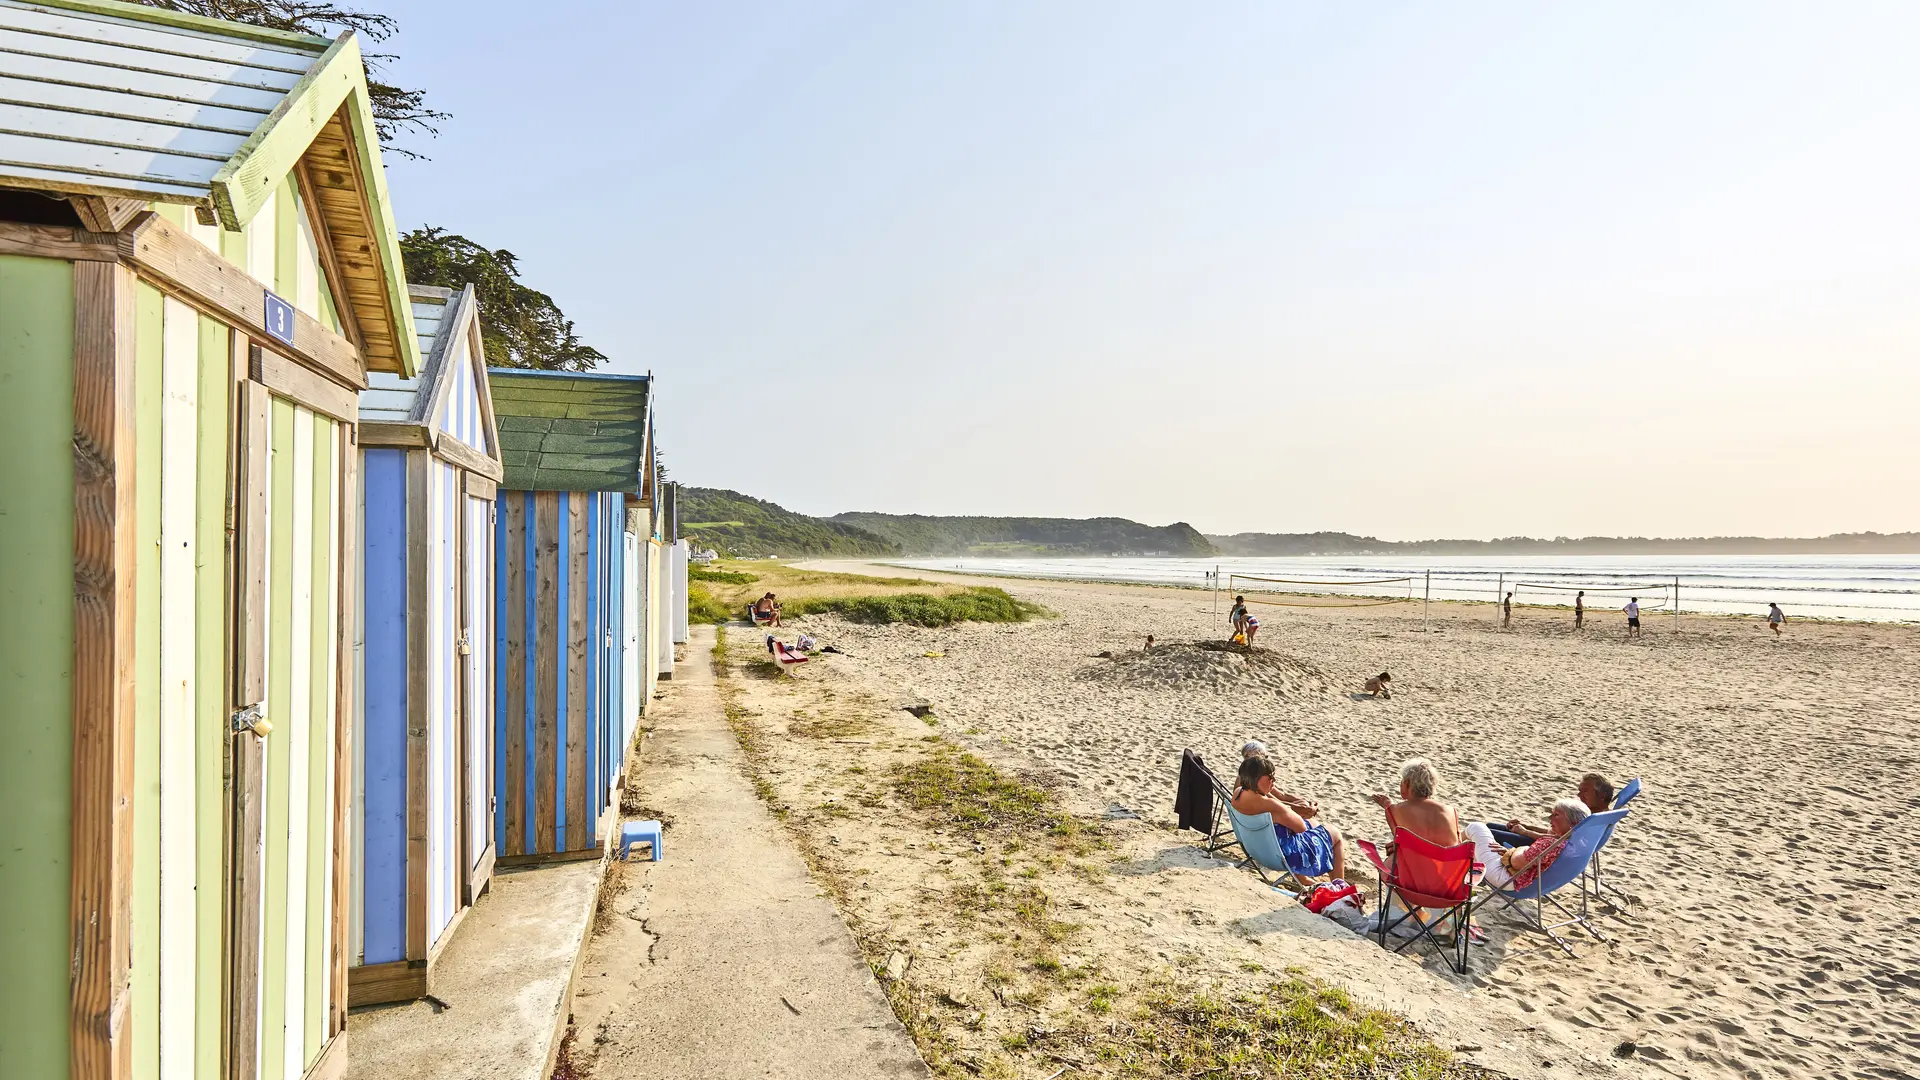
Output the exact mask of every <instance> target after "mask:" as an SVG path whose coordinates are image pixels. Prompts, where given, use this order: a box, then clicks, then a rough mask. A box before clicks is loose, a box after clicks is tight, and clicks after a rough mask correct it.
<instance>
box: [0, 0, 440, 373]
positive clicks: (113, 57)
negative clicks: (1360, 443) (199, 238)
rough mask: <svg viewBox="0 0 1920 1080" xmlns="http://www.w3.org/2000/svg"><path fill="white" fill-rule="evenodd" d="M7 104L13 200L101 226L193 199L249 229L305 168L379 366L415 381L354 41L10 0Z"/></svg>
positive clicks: (169, 14)
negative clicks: (36, 201) (151, 206)
mask: <svg viewBox="0 0 1920 1080" xmlns="http://www.w3.org/2000/svg"><path fill="white" fill-rule="evenodd" d="M0 102H4V114H5V115H4V119H0V187H10V188H21V189H26V190H30V191H40V192H46V193H52V194H57V195H63V196H65V197H67V198H68V199H69V201H72V202H74V203H75V205H76V208H77V209H78V210H79V212H80V214H81V220H82V221H83V222H84V223H86V225H87V227H88V228H91V229H94V230H96V231H110V230H112V229H119V228H121V227H122V226H123V225H124V224H125V223H126V222H127V221H128V220H130V219H131V218H132V217H133V216H134V215H135V214H136V213H137V212H138V211H140V210H142V209H144V208H145V207H146V205H147V204H148V203H150V202H163V203H187V204H191V205H193V206H195V207H196V208H198V210H199V212H202V213H204V214H206V215H209V216H208V217H204V218H203V219H202V220H207V221H211V220H215V219H217V220H218V221H219V223H220V224H221V225H222V226H223V227H225V228H227V229H229V230H236V231H237V230H239V229H240V228H242V227H243V226H244V225H245V224H246V223H247V222H249V221H251V220H252V219H253V217H254V215H255V214H256V213H257V212H258V211H259V210H260V208H261V207H262V206H263V205H265V203H266V201H267V200H268V199H269V198H270V197H271V196H272V194H273V192H274V190H275V189H276V188H277V187H278V186H279V185H280V183H281V182H282V181H283V180H285V179H286V178H287V176H288V174H289V173H291V172H293V171H294V170H295V169H297V168H299V167H300V166H301V164H302V162H303V160H304V162H305V164H306V170H305V173H306V175H305V177H304V179H305V180H307V181H309V182H310V183H311V186H312V189H313V192H314V196H315V197H314V202H315V204H316V205H315V212H316V213H317V214H318V215H319V217H320V219H321V222H322V224H323V225H324V226H325V230H326V232H327V233H328V235H329V237H330V238H331V247H332V248H333V256H334V259H335V261H336V262H337V264H338V265H339V268H340V273H341V276H342V278H343V279H344V281H343V286H344V288H343V289H342V291H343V292H344V293H345V295H344V296H342V297H340V298H339V299H340V300H341V302H343V303H349V304H351V305H352V307H353V314H354V317H355V322H356V324H357V326H358V329H359V333H360V336H361V338H362V340H361V342H360V348H361V351H362V353H363V354H364V358H365V361H366V364H367V366H368V368H369V369H371V370H374V371H391V372H396V373H401V374H411V373H412V372H413V371H414V370H415V368H416V366H417V359H418V358H417V356H416V354H415V349H414V345H413V341H412V337H413V331H412V329H411V327H410V326H409V325H408V323H409V318H410V315H409V312H408V309H407V297H406V291H405V286H404V285H403V284H402V281H403V275H402V272H401V262H400V245H399V239H398V235H397V234H396V232H395V230H394V223H393V218H392V213H391V211H390V209H389V207H388V204H387V195H386V180H385V176H384V174H383V172H382V168H381V164H380V148H379V144H378V140H377V137H376V134H375V130H374V121H373V110H372V106H371V104H370V103H369V99H368V96H367V84H366V71H365V65H364V63H363V61H362V58H361V53H360V42H359V39H358V38H357V37H356V36H355V35H354V34H352V33H347V34H344V35H342V36H341V37H340V38H339V39H338V40H336V41H328V40H327V39H325V38H319V37H310V36H308V35H305V34H292V33H286V32H284V31H279V30H269V29H265V28H263V27H256V26H248V25H245V24H241V23H232V22H225V21H222V20H219V19H206V18H201V17H199V16H196V15H187V14H183V13H180V12H175V11H165V10H161V9H159V8H152V7H146V6H144V5H140V4H127V3H119V2H116V0H33V2H21V0H0ZM93 200H98V202H97V203H96V202H93ZM109 222H110V225H109V224H103V223H109Z"/></svg>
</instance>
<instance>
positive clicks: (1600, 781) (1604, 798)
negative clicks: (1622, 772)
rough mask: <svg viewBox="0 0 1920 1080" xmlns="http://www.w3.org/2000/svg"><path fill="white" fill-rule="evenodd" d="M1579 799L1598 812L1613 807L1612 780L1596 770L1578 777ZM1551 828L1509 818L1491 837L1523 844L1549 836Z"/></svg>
mask: <svg viewBox="0 0 1920 1080" xmlns="http://www.w3.org/2000/svg"><path fill="white" fill-rule="evenodd" d="M1580 801H1581V802H1582V803H1584V804H1585V805H1586V808H1587V809H1588V810H1591V811H1593V812H1594V813H1596V814H1598V813H1600V812H1601V811H1603V810H1611V809H1613V781H1611V780H1609V779H1607V778H1606V777H1604V776H1601V775H1600V774H1599V773H1597V772H1590V773H1588V774H1587V775H1585V776H1583V777H1581V778H1580ZM1551 835H1552V830H1550V829H1542V828H1540V827H1539V826H1537V825H1529V824H1527V823H1526V822H1524V821H1521V820H1520V819H1519V818H1509V819H1508V820H1507V827H1506V828H1504V829H1501V828H1496V829H1494V830H1493V838H1494V839H1495V840H1498V841H1500V842H1501V843H1503V844H1507V845H1509V846H1515V847H1519V846H1525V845H1527V844H1530V843H1532V842H1534V841H1535V840H1538V839H1540V838H1541V837H1543V836H1551Z"/></svg>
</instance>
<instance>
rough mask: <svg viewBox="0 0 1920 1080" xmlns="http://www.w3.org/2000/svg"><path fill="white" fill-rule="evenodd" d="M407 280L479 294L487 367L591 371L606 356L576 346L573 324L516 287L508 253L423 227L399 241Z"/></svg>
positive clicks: (543, 299) (546, 301)
mask: <svg viewBox="0 0 1920 1080" xmlns="http://www.w3.org/2000/svg"><path fill="white" fill-rule="evenodd" d="M400 255H401V257H402V258H403V259H404V260H405V261H406V266H407V280H408V281H410V282H412V283H413V284H415V285H439V286H441V287H443V288H449V289H458V288H463V287H464V286H466V285H467V284H468V283H472V285H473V286H474V291H475V292H477V293H478V294H479V296H480V332H481V334H482V335H483V340H484V341H485V342H486V352H487V364H488V365H489V366H491V367H516V368H539V369H542V370H546V371H591V370H593V369H594V368H595V367H598V366H599V365H600V364H602V363H605V362H606V359H607V358H606V356H605V355H604V354H603V353H601V352H600V350H598V349H595V348H593V347H591V346H588V345H582V344H581V343H580V338H579V335H577V334H575V333H574V330H573V320H572V319H569V318H567V317H566V316H565V315H564V314H562V313H561V311H560V307H559V305H558V304H555V303H554V302H553V298H552V297H550V296H548V295H547V294H546V293H543V292H540V291H539V290H537V289H530V288H528V287H527V286H525V285H522V284H521V283H520V266H519V262H518V260H516V259H515V258H514V254H513V252H511V251H508V250H506V249H505V248H502V249H500V250H497V251H489V250H488V249H486V248H484V247H482V246H480V245H479V244H476V243H474V242H473V241H471V240H469V239H467V238H466V237H464V236H461V235H460V234H458V233H450V232H448V231H446V230H445V229H442V228H439V227H437V226H432V225H428V226H424V227H422V228H418V229H415V230H413V231H412V232H409V233H407V234H406V235H405V236H402V237H401V238H400Z"/></svg>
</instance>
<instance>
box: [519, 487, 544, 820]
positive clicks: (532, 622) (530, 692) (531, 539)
mask: <svg viewBox="0 0 1920 1080" xmlns="http://www.w3.org/2000/svg"><path fill="white" fill-rule="evenodd" d="M520 497H521V498H522V499H524V500H526V507H527V511H526V519H527V528H526V534H527V536H526V540H527V545H526V551H527V556H526V558H527V565H526V568H525V570H524V571H523V573H524V574H525V580H526V588H525V589H522V590H521V591H522V592H523V593H525V594H526V605H527V632H526V633H525V634H524V635H522V636H523V637H525V638H526V643H527V644H526V652H527V655H526V671H527V682H526V689H525V690H524V691H523V692H522V694H521V710H522V711H521V714H520V722H521V724H523V725H525V727H526V738H525V739H524V740H523V741H522V742H521V744H520V747H521V755H522V756H523V757H524V758H525V759H526V761H525V767H524V768H523V769H522V770H521V775H522V776H524V777H525V778H526V783H525V785H524V787H525V790H524V791H522V792H521V796H522V801H521V803H520V805H521V806H524V807H526V810H525V811H524V812H523V813H522V814H521V817H522V818H523V819H524V821H523V823H522V831H524V832H525V834H526V835H525V836H523V837H522V838H521V840H522V842H523V843H525V844H526V848H525V850H527V851H539V850H540V845H539V842H538V841H537V840H536V839H535V837H534V828H533V819H534V817H535V815H534V812H533V808H534V805H535V804H534V800H535V799H536V798H537V797H538V796H536V795H535V794H534V786H533V785H534V780H535V776H534V762H536V761H538V760H539V757H538V756H537V755H536V754H535V753H534V750H533V740H534V734H533V717H534V704H535V700H536V699H537V698H538V697H539V690H538V687H539V683H538V682H537V681H536V679H535V678H534V673H533V658H534V656H535V655H536V654H538V653H539V651H540V616H539V612H538V611H537V610H536V609H535V607H534V603H533V598H534V594H536V593H538V592H539V591H540V590H539V589H538V588H537V587H536V584H535V583H536V582H538V581H539V580H540V578H539V570H540V559H539V556H538V554H537V552H538V550H539V539H540V534H539V530H538V529H536V528H534V512H533V492H531V491H523V492H521V493H520Z"/></svg>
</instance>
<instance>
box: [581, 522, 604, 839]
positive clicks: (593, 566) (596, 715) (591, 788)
mask: <svg viewBox="0 0 1920 1080" xmlns="http://www.w3.org/2000/svg"><path fill="white" fill-rule="evenodd" d="M587 573H588V574H589V575H591V576H590V577H588V578H587V730H586V737H587V782H586V783H585V784H582V785H581V788H582V789H583V791H584V792H585V795H586V802H587V805H586V806H585V807H583V809H584V810H586V812H587V831H588V832H589V833H595V834H597V833H598V832H599V828H598V826H599V824H600V815H599V814H596V813H594V812H593V810H594V808H595V807H596V806H599V805H600V800H601V799H602V798H603V797H604V796H605V795H606V791H607V788H606V785H604V784H602V783H600V699H599V697H598V695H596V694H595V693H594V691H595V690H597V689H598V688H599V680H598V678H597V676H598V675H599V672H598V671H596V670H595V668H596V667H597V666H598V664H599V657H600V640H601V639H600V496H599V495H598V494H594V495H589V496H587ZM596 789H597V790H596ZM588 839H589V841H590V842H597V841H598V840H599V836H598V835H594V836H590V837H589V838H588Z"/></svg>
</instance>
